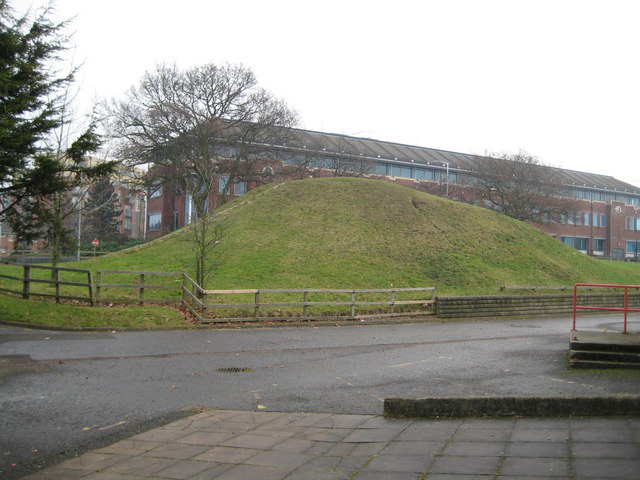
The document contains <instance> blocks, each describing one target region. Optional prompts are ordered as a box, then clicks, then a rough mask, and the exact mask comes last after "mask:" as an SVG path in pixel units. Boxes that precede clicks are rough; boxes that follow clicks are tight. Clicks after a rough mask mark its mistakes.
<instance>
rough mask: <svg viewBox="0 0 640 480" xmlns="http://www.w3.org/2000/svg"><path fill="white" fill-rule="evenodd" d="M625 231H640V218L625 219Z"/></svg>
mask: <svg viewBox="0 0 640 480" xmlns="http://www.w3.org/2000/svg"><path fill="white" fill-rule="evenodd" d="M626 225H627V230H636V231H638V230H640V217H627V220H626Z"/></svg>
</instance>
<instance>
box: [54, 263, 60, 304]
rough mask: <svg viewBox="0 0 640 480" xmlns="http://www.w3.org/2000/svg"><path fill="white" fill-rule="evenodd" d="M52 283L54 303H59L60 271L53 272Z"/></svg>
mask: <svg viewBox="0 0 640 480" xmlns="http://www.w3.org/2000/svg"><path fill="white" fill-rule="evenodd" d="M53 283H54V284H55V286H56V303H60V270H58V269H57V268H56V269H55V270H54V271H53Z"/></svg>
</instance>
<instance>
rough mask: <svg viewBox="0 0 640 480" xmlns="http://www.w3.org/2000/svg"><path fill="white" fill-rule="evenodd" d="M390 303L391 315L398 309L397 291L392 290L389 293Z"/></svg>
mask: <svg viewBox="0 0 640 480" xmlns="http://www.w3.org/2000/svg"><path fill="white" fill-rule="evenodd" d="M389 301H390V302H391V312H390V313H395V309H396V291H395V290H391V291H390V292H389Z"/></svg>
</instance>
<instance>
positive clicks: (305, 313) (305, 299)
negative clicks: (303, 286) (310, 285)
mask: <svg viewBox="0 0 640 480" xmlns="http://www.w3.org/2000/svg"><path fill="white" fill-rule="evenodd" d="M302 302H303V303H304V305H303V306H302V315H303V316H304V317H307V316H309V305H307V303H308V302H309V292H308V291H306V290H305V291H304V295H303V296H302Z"/></svg>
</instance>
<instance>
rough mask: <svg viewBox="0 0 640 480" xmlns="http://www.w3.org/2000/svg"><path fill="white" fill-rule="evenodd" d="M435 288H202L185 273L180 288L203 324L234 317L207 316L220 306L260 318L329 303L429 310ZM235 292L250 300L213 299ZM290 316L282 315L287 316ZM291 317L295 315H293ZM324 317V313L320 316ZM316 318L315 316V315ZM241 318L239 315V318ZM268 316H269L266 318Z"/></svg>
mask: <svg viewBox="0 0 640 480" xmlns="http://www.w3.org/2000/svg"><path fill="white" fill-rule="evenodd" d="M435 291H436V289H435V287H419V288H375V289H317V288H316V289H313V288H304V289H289V288H285V289H241V290H203V289H202V288H200V287H199V286H198V285H197V284H196V283H195V282H194V281H193V280H192V279H191V278H189V277H188V276H186V275H185V283H184V287H183V300H184V303H185V304H186V305H187V306H188V308H189V310H190V311H191V312H192V313H193V314H194V315H195V316H196V317H197V318H198V319H199V320H200V321H201V322H203V323H207V322H216V321H225V322H226V321H228V320H230V319H234V320H237V319H238V318H227V317H225V318H213V319H212V318H209V313H210V312H211V311H213V310H222V309H252V310H253V315H252V317H253V318H255V319H258V318H260V314H261V313H262V312H264V309H268V308H277V307H286V308H300V307H301V308H302V318H306V317H308V316H309V308H310V307H319V306H329V307H349V313H350V315H351V316H352V317H353V316H355V313H356V307H359V306H381V307H389V313H391V314H393V313H395V309H396V307H398V306H404V305H421V306H424V307H429V308H431V310H430V313H433V309H432V307H433V305H434V304H435ZM406 292H430V296H429V298H422V299H411V300H401V299H397V298H396V294H397V293H406ZM274 294H275V295H281V294H296V295H300V296H301V298H299V299H298V300H296V301H283V300H279V301H265V300H264V296H266V295H274ZM313 294H319V295H323V296H327V295H329V296H330V295H349V300H346V301H329V300H322V301H313V300H311V299H310V295H313ZM368 294H388V296H389V297H388V300H363V299H358V298H359V297H360V296H362V295H368ZM236 295H245V296H246V295H251V296H252V301H244V302H242V301H236V302H234V303H219V302H216V301H215V299H216V298H224V297H229V296H236ZM290 316H292V315H285V316H284V318H288V317H290ZM293 316H295V315H293ZM321 316H327V315H321ZM316 317H317V316H316ZM243 318H245V317H240V319H243ZM269 318H272V317H269Z"/></svg>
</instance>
